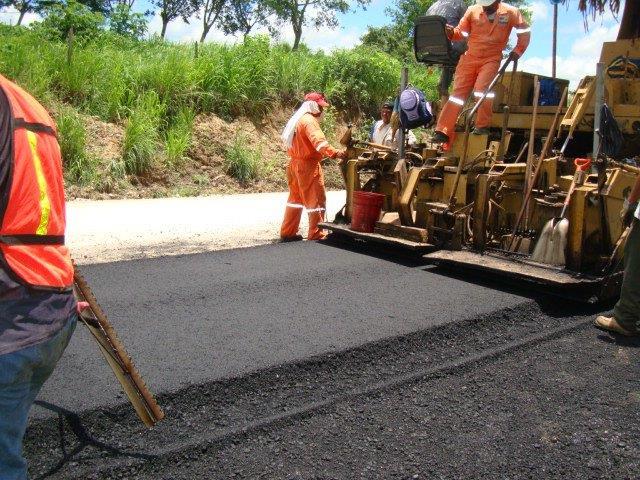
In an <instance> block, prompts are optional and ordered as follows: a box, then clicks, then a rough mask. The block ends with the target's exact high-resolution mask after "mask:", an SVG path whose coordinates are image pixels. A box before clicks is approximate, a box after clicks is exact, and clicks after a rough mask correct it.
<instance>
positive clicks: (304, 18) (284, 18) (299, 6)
mask: <svg viewBox="0 0 640 480" xmlns="http://www.w3.org/2000/svg"><path fill="white" fill-rule="evenodd" d="M264 1H265V4H266V6H267V8H269V9H270V10H271V11H272V12H273V14H274V15H275V17H276V19H277V21H278V22H279V23H280V24H285V23H289V24H290V25H291V27H292V28H293V34H294V42H293V50H297V49H298V47H299V45H300V39H301V38H302V29H303V27H304V26H308V25H313V26H314V27H316V28H318V27H322V26H327V27H331V28H335V27H337V26H338V19H337V17H336V15H337V14H338V13H346V12H348V11H349V8H350V2H348V1H346V0H264ZM351 3H355V4H356V6H359V7H366V5H368V4H369V3H371V0H355V2H351Z"/></svg>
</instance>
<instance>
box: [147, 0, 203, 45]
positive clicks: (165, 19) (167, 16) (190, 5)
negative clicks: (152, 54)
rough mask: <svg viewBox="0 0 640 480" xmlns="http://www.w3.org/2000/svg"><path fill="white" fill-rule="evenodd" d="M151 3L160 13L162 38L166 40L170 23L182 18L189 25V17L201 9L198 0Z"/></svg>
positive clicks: (161, 0)
mask: <svg viewBox="0 0 640 480" xmlns="http://www.w3.org/2000/svg"><path fill="white" fill-rule="evenodd" d="M151 3H152V5H154V6H155V7H157V8H158V9H159V11H160V19H161V20H162V31H161V32H160V38H164V36H165V34H166V33H167V25H169V22H171V21H173V20H175V19H177V18H182V19H183V20H184V21H185V22H186V23H189V17H190V16H191V15H193V14H194V13H195V12H196V11H197V10H198V9H199V7H200V5H199V2H198V0H152V1H151Z"/></svg>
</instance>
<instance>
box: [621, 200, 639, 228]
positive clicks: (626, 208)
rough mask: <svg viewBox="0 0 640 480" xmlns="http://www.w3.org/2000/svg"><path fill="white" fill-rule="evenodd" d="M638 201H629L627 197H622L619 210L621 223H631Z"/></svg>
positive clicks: (626, 225)
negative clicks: (622, 200) (622, 201)
mask: <svg viewBox="0 0 640 480" xmlns="http://www.w3.org/2000/svg"><path fill="white" fill-rule="evenodd" d="M637 207H638V202H633V203H629V199H628V198H625V199H624V204H623V205H622V210H620V218H621V219H622V225H623V226H625V227H628V226H629V225H631V223H633V218H634V215H635V213H636V208H637Z"/></svg>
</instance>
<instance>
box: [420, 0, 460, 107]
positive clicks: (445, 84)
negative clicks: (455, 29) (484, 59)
mask: <svg viewBox="0 0 640 480" xmlns="http://www.w3.org/2000/svg"><path fill="white" fill-rule="evenodd" d="M466 11H467V5H466V4H465V3H464V0H436V1H435V2H434V3H432V4H431V6H430V7H429V9H428V10H427V15H439V16H441V17H444V19H445V20H446V21H447V24H448V25H458V23H459V22H460V20H462V17H464V14H465V12H466ZM452 49H453V52H454V54H455V55H456V57H457V60H456V64H457V62H458V61H459V59H460V56H461V55H462V54H463V53H464V51H465V50H466V49H467V41H466V39H463V40H461V41H458V42H452ZM455 68H456V67H455V66H443V67H442V70H441V71H440V82H439V83H438V94H439V95H440V105H441V106H443V105H444V104H445V103H446V101H447V98H448V97H449V86H450V85H451V81H452V80H453V72H454V71H455Z"/></svg>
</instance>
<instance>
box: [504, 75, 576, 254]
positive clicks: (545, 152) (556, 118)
mask: <svg viewBox="0 0 640 480" xmlns="http://www.w3.org/2000/svg"><path fill="white" fill-rule="evenodd" d="M567 93H568V89H567V87H565V88H564V91H563V92H562V98H561V99H560V103H559V104H558V108H557V109H556V114H555V116H554V117H553V122H552V123H551V128H549V132H548V133H547V139H546V140H545V142H544V145H543V146H542V151H541V152H540V157H539V158H538V163H537V165H536V169H535V170H534V172H533V178H532V179H531V182H530V183H529V185H528V188H527V191H526V193H525V197H524V202H523V203H522V207H520V212H519V213H518V219H517V220H516V223H515V225H514V226H513V232H512V234H511V242H510V243H511V244H513V239H514V238H515V236H516V233H517V232H518V229H519V228H520V223H521V222H522V218H523V216H524V214H525V212H528V210H527V205H528V204H529V201H530V200H531V194H532V192H533V187H534V186H535V185H536V184H537V183H538V179H539V178H540V172H541V171H542V165H543V162H544V160H545V159H546V158H547V155H548V154H549V151H550V150H551V146H552V145H553V140H554V139H555V136H556V130H557V128H558V124H559V121H560V113H561V112H562V107H563V105H564V102H565V100H566V99H567ZM509 248H511V247H509Z"/></svg>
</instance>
